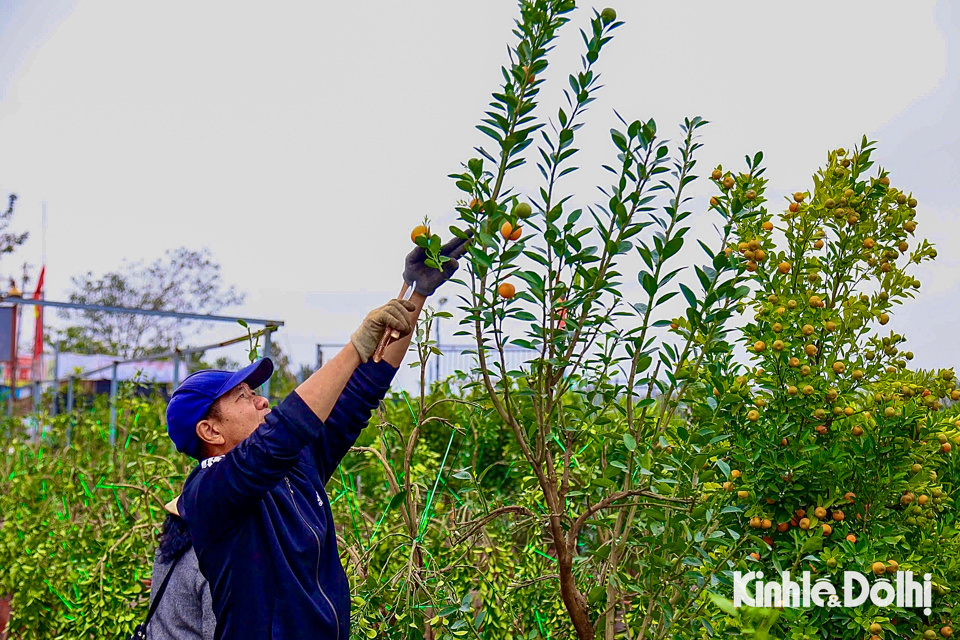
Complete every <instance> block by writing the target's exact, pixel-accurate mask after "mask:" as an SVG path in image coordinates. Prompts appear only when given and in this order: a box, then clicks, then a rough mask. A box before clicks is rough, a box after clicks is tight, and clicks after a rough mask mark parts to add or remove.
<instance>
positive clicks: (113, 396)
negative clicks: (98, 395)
mask: <svg viewBox="0 0 960 640" xmlns="http://www.w3.org/2000/svg"><path fill="white" fill-rule="evenodd" d="M116 444H117V363H116V362H114V363H113V378H112V379H111V380H110V446H111V447H113V446H116Z"/></svg>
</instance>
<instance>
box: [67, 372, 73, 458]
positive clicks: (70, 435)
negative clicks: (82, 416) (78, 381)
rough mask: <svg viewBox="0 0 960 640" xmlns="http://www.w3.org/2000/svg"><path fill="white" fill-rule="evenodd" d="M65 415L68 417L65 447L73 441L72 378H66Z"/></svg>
mask: <svg viewBox="0 0 960 640" xmlns="http://www.w3.org/2000/svg"><path fill="white" fill-rule="evenodd" d="M67 415H69V416H70V423H69V424H68V425H67V446H68V447H69V446H70V442H71V441H72V439H73V376H70V377H69V378H67Z"/></svg>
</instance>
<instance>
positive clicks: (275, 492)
mask: <svg viewBox="0 0 960 640" xmlns="http://www.w3.org/2000/svg"><path fill="white" fill-rule="evenodd" d="M466 243H467V240H461V239H457V240H453V241H451V242H450V243H448V244H447V245H445V246H444V247H443V249H442V251H441V253H442V254H443V255H446V256H448V257H449V258H451V259H450V260H449V261H448V262H446V263H444V267H443V270H438V269H434V268H428V267H427V266H426V265H425V264H424V262H425V258H426V256H425V253H424V250H423V249H421V248H419V247H418V248H417V249H415V250H414V251H413V252H411V253H410V255H408V256H407V260H406V266H405V269H404V273H403V277H404V281H405V282H407V283H413V282H416V286H415V289H414V294H413V297H412V298H411V299H410V300H409V301H407V300H399V299H396V300H391V301H390V302H389V303H387V304H386V305H384V306H382V307H379V308H378V309H374V310H373V311H371V312H370V313H369V314H368V315H367V317H366V318H365V319H364V321H363V323H362V324H361V325H360V327H359V328H358V329H357V331H356V332H354V334H353V335H352V336H351V338H350V344H349V345H347V346H346V347H344V348H343V350H341V351H340V352H339V353H338V354H337V355H336V356H334V357H333V358H332V359H331V360H330V361H329V362H327V363H326V364H325V365H324V366H323V367H322V368H320V369H319V370H318V371H316V372H314V373H313V375H311V376H310V377H309V378H308V379H307V380H305V381H304V382H303V383H302V384H301V385H300V386H299V387H297V389H296V390H295V391H293V392H291V393H290V395H288V396H287V397H286V398H285V399H284V400H283V401H281V402H280V403H279V404H278V405H277V406H276V407H274V408H271V407H270V406H269V403H268V401H267V399H266V398H264V397H262V396H259V395H257V394H256V391H255V390H256V389H257V387H259V386H260V385H261V384H263V383H264V382H265V381H266V380H268V379H269V378H270V375H271V373H272V372H273V363H271V362H270V360H269V359H262V360H258V361H257V362H254V363H252V364H250V365H249V366H247V367H244V368H243V369H241V370H240V371H237V372H228V371H215V370H204V371H198V372H195V373H193V374H191V375H190V376H188V377H187V378H186V379H184V381H183V383H182V384H181V385H180V386H179V387H178V388H177V390H176V391H175V392H174V394H173V397H172V398H171V399H170V403H169V405H168V407H167V430H168V432H169V434H170V438H171V439H172V440H173V442H174V443H175V444H176V446H177V450H178V451H181V452H183V453H186V454H187V455H189V456H191V457H193V458H196V459H197V460H198V461H200V464H198V465H197V467H196V468H195V469H194V470H193V472H191V474H190V475H189V477H188V478H187V480H186V482H185V483H184V487H183V493H182V495H181V496H180V499H179V501H178V503H177V507H178V510H179V512H180V515H181V516H182V517H183V518H184V520H186V522H187V525H188V526H189V529H190V535H191V537H192V538H193V544H194V547H195V549H196V554H197V558H198V559H199V563H200V570H201V572H202V573H203V575H204V576H205V577H206V579H207V581H208V582H209V584H210V592H211V594H212V600H213V610H214V613H215V615H216V619H217V625H216V631H215V635H214V637H215V638H217V639H218V640H220V639H224V640H240V639H251V640H253V639H256V640H267V639H272V640H296V639H307V638H309V639H311V640H327V639H329V640H348V638H349V636H350V591H349V585H348V583H347V578H346V574H345V573H344V570H343V566H342V565H341V564H340V558H339V553H338V551H337V539H336V531H335V529H334V522H333V514H332V512H331V510H330V505H329V502H328V501H327V496H326V493H325V491H324V485H325V484H326V482H327V481H328V480H329V479H330V477H331V475H333V472H334V471H335V469H336V468H337V465H338V464H339V463H340V460H341V459H342V458H343V456H344V455H346V453H347V451H348V450H349V449H350V447H351V446H352V445H353V443H354V442H355V441H356V439H357V437H358V436H359V434H360V431H361V430H362V429H363V428H364V427H365V426H366V424H367V421H368V420H369V418H370V414H371V412H372V411H373V409H374V408H375V407H376V406H377V405H378V404H379V402H380V400H381V399H382V398H383V397H384V395H385V394H386V392H387V390H388V389H389V387H390V382H391V381H392V380H393V377H394V375H395V374H396V372H397V370H398V367H399V366H400V363H401V361H402V360H403V357H404V355H405V353H406V351H407V347H408V346H409V344H410V337H411V334H412V329H413V327H414V326H415V324H416V319H417V317H418V316H419V313H420V310H421V309H422V307H423V303H424V301H425V299H426V297H427V296H429V295H431V294H432V293H433V292H434V291H435V290H436V289H437V287H439V286H440V285H441V284H443V282H445V281H446V280H448V279H449V278H450V277H451V276H452V275H453V272H454V271H456V269H457V260H456V259H457V258H458V257H460V256H461V255H462V254H463V253H464V252H465V251H466ZM388 328H389V329H395V330H396V331H398V332H399V333H400V336H401V337H400V339H399V340H397V341H396V342H394V343H392V344H391V345H389V346H388V347H387V349H386V350H385V352H384V354H383V360H382V361H381V362H378V363H377V362H373V361H372V360H371V356H372V355H373V352H374V350H375V349H376V347H377V344H378V343H379V341H380V338H381V337H382V335H383V332H384V331H385V330H387V329H388Z"/></svg>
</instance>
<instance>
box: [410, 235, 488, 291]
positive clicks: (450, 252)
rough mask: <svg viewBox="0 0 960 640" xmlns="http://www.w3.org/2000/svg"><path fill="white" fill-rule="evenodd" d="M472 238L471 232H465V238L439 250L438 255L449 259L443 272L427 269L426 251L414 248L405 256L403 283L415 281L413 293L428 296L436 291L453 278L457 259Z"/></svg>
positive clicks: (444, 265) (453, 241) (452, 241)
mask: <svg viewBox="0 0 960 640" xmlns="http://www.w3.org/2000/svg"><path fill="white" fill-rule="evenodd" d="M472 238H473V231H472V230H471V231H467V237H466V238H454V239H453V240H451V241H450V242H448V243H447V244H445V245H443V246H442V247H441V248H440V255H442V256H447V257H448V258H450V259H449V260H447V261H446V262H444V263H443V270H442V271H441V270H439V269H435V268H433V267H428V266H427V265H426V264H425V261H426V259H427V250H426V249H424V248H423V247H416V248H415V249H414V250H413V251H411V252H410V253H408V254H407V259H406V262H405V263H404V267H403V281H404V282H406V283H407V284H408V285H409V284H413V282H414V281H416V283H417V286H416V287H414V291H415V292H417V293H419V294H421V295H423V296H429V295H431V294H433V292H434V291H436V290H437V287H439V286H440V285H442V284H443V283H444V282H446V281H447V280H449V279H450V278H452V277H453V274H454V272H456V270H457V267H458V266H460V265H459V264H458V263H457V258H459V257H460V256H462V255H463V254H464V253H466V251H467V243H469V242H470V240H471V239H472Z"/></svg>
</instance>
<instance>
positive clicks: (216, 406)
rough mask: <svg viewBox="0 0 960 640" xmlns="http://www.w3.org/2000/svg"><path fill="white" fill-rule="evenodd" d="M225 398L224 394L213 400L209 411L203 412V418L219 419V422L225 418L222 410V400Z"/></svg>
mask: <svg viewBox="0 0 960 640" xmlns="http://www.w3.org/2000/svg"><path fill="white" fill-rule="evenodd" d="M222 399H223V396H220V397H219V398H217V399H216V400H214V401H213V404H211V405H210V408H209V409H207V412H206V413H205V414H203V418H201V419H202V420H217V421H218V422H220V421H222V420H223V412H222V411H221V410H220V400H222Z"/></svg>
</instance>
